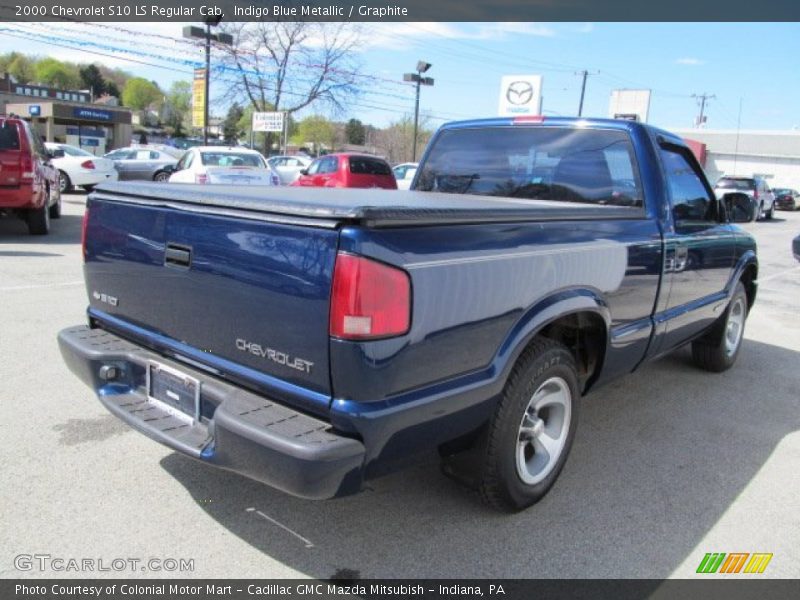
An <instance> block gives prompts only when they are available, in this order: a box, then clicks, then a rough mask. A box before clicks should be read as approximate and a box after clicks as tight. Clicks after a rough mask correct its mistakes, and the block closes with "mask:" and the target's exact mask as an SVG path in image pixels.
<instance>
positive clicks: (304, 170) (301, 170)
mask: <svg viewBox="0 0 800 600" xmlns="http://www.w3.org/2000/svg"><path fill="white" fill-rule="evenodd" d="M300 175H308V169H300Z"/></svg>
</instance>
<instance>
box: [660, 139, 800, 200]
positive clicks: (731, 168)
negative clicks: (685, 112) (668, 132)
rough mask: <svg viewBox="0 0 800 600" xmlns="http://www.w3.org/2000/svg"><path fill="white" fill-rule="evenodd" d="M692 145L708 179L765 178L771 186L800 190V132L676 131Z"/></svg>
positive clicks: (713, 180)
mask: <svg viewBox="0 0 800 600" xmlns="http://www.w3.org/2000/svg"><path fill="white" fill-rule="evenodd" d="M674 131H675V133H677V134H678V135H680V136H681V137H683V138H684V139H685V140H687V142H689V144H690V145H691V146H692V149H693V150H694V151H695V154H696V155H697V156H698V158H699V159H700V162H701V163H703V167H704V168H705V170H706V173H707V174H708V178H709V179H710V180H711V181H712V182H715V181H716V180H717V179H719V178H720V177H722V176H723V175H738V176H740V177H752V176H753V175H758V176H761V177H764V178H765V179H766V180H767V183H768V184H769V186H770V187H773V188H781V187H788V188H794V189H797V190H800V131H798V130H788V131H757V130H741V131H736V130H735V129H683V130H674Z"/></svg>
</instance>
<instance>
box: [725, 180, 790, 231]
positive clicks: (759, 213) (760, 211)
mask: <svg viewBox="0 0 800 600" xmlns="http://www.w3.org/2000/svg"><path fill="white" fill-rule="evenodd" d="M731 192H740V193H742V194H745V195H746V196H748V197H749V198H750V203H751V206H750V215H751V217H750V220H751V221H757V220H758V219H761V218H762V217H763V218H766V219H771V218H772V217H773V216H774V215H775V195H774V194H773V193H772V190H770V189H769V186H768V185H767V182H766V181H765V180H764V179H762V178H760V177H722V178H720V179H719V181H717V185H715V186H714V193H715V194H716V195H717V198H722V196H724V195H725V194H728V193H731Z"/></svg>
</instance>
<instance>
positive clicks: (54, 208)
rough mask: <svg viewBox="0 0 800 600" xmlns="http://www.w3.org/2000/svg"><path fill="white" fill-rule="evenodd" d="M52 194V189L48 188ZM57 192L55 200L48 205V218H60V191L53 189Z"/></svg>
mask: <svg viewBox="0 0 800 600" xmlns="http://www.w3.org/2000/svg"><path fill="white" fill-rule="evenodd" d="M50 193H51V194H52V193H53V192H52V189H51V190H50ZM55 193H56V194H58V197H57V198H56V201H55V202H54V203H53V204H51V205H50V218H51V219H60V218H61V192H59V191H58V190H56V191H55Z"/></svg>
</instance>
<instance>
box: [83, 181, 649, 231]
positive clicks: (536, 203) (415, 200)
mask: <svg viewBox="0 0 800 600" xmlns="http://www.w3.org/2000/svg"><path fill="white" fill-rule="evenodd" d="M95 193H96V194H98V195H101V196H103V197H104V198H108V199H111V200H119V201H125V200H129V201H146V202H148V203H154V204H158V205H164V206H173V207H174V208H177V209H180V208H181V207H182V206H183V207H186V208H189V207H191V206H194V207H197V208H199V207H208V208H209V209H214V208H217V209H227V210H236V211H244V212H249V213H257V214H263V215H275V216H277V217H283V218H293V219H304V220H305V219H311V220H316V219H318V220H321V221H337V222H341V221H347V222H352V223H358V224H362V225H365V226H368V227H376V228H380V227H400V226H406V225H447V224H458V223H487V222H507V221H508V222H514V221H584V220H596V219H639V218H642V217H643V216H644V211H643V210H642V209H641V208H630V207H624V206H602V205H593V204H592V205H590V204H577V203H567V202H552V201H547V200H517V199H513V198H495V197H491V196H477V195H456V194H443V193H438V192H413V191H395V190H380V189H341V188H311V187H253V186H250V187H248V186H215V185H199V184H198V185H195V184H182V183H164V184H159V183H149V182H143V183H132V182H122V183H104V184H102V185H100V186H98V187H97V188H96V191H95Z"/></svg>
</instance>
